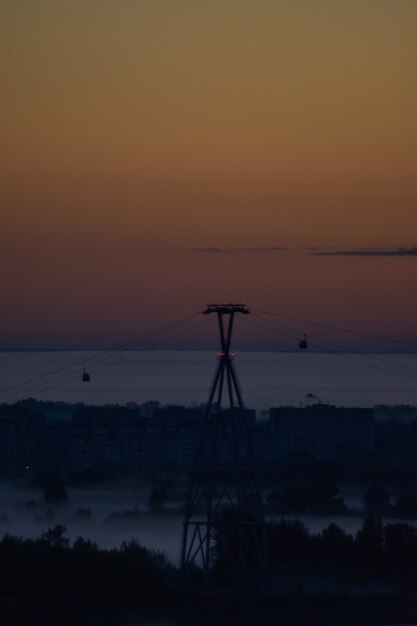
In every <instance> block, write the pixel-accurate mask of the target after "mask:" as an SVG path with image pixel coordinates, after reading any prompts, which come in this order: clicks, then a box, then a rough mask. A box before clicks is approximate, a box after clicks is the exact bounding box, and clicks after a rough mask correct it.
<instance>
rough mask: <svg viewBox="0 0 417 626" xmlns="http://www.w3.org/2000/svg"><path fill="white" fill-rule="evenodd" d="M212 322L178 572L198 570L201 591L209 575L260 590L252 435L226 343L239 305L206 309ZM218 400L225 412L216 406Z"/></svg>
mask: <svg viewBox="0 0 417 626" xmlns="http://www.w3.org/2000/svg"><path fill="white" fill-rule="evenodd" d="M211 313H215V314H216V316H217V319H218V324H219V332H220V343H221V352H220V354H219V355H218V356H219V362H218V365H217V369H216V373H215V377H214V380H213V384H212V387H211V390H210V394H209V399H208V403H207V407H206V413H205V417H204V422H203V424H202V432H201V439H200V443H199V447H198V450H197V451H196V457H195V461H194V464H193V467H192V469H191V471H190V474H189V482H188V499H187V504H186V511H185V517H184V528H183V540H182V551H181V566H182V569H183V570H186V569H187V567H188V566H190V565H191V564H192V563H194V564H197V565H201V566H202V568H203V570H204V577H205V586H206V590H209V589H210V587H211V579H212V572H213V568H222V569H223V571H227V572H228V573H229V574H230V575H231V576H232V579H233V580H234V581H235V582H236V584H238V585H239V586H242V584H243V585H244V586H246V585H247V584H248V583H250V584H251V581H254V580H257V584H258V585H259V583H260V584H261V585H262V582H266V574H267V550H266V526H265V517H264V512H263V503H262V497H261V492H260V489H259V485H258V480H257V476H256V472H255V467H254V457H253V447H252V430H251V428H250V425H249V424H248V415H247V412H245V409H244V406H243V401H242V396H241V391H240V388H239V384H238V380H237V376H236V373H235V369H234V367H233V360H232V359H233V355H232V353H231V340H232V331H233V323H234V317H235V314H236V313H241V314H248V313H249V310H248V309H247V308H246V306H245V305H244V304H209V305H208V306H207V309H206V310H205V311H204V314H206V315H208V314H211ZM223 398H225V406H223V402H222V401H223Z"/></svg>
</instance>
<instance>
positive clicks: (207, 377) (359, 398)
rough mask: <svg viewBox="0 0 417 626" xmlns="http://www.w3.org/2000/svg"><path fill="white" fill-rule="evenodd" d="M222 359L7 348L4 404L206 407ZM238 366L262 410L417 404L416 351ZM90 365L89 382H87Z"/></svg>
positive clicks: (297, 356) (259, 359)
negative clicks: (310, 403) (314, 404)
mask: <svg viewBox="0 0 417 626" xmlns="http://www.w3.org/2000/svg"><path fill="white" fill-rule="evenodd" d="M216 363H217V361H216V354H215V353H213V352H208V351H142V352H139V351H126V352H117V353H114V352H111V353H107V354H104V355H103V353H100V352H90V351H81V352H80V351H78V352H74V351H47V352H42V351H39V352H25V351H22V352H0V372H1V377H0V402H13V401H15V400H19V399H21V398H28V397H34V398H36V399H38V400H63V401H66V402H84V403H87V404H107V403H121V404H125V403H127V402H137V403H143V402H145V401H147V400H158V401H159V402H161V403H163V404H183V405H186V406H188V405H191V404H193V403H195V404H201V403H204V402H206V400H207V396H208V391H209V387H210V384H211V381H212V379H213V374H214V370H215V367H216ZM234 363H235V366H236V369H237V373H238V376H239V380H240V383H241V387H242V392H243V399H244V402H245V404H246V405H247V406H248V407H250V408H254V409H257V410H258V411H261V410H265V409H268V408H269V407H271V406H279V405H299V404H300V402H304V400H305V396H306V395H307V394H314V396H315V398H317V399H319V400H320V401H321V402H324V403H330V404H335V405H340V406H374V405H375V404H417V355H416V354H357V353H346V354H341V353H337V354H332V353H326V354H324V353H317V352H308V351H307V352H306V351H303V352H296V353H283V352H249V351H247V352H239V353H238V354H237V355H236V358H235V361H234ZM84 365H85V366H86V367H87V369H88V371H89V373H90V374H91V380H90V382H89V383H83V382H82V381H81V374H82V369H83V366H84ZM54 372H55V373H54Z"/></svg>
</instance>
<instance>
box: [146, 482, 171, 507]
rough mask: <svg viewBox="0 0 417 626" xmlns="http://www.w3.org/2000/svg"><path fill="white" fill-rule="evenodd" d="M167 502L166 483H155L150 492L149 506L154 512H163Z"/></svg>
mask: <svg viewBox="0 0 417 626" xmlns="http://www.w3.org/2000/svg"><path fill="white" fill-rule="evenodd" d="M166 502H167V491H166V488H165V485H161V484H158V483H154V484H153V485H152V489H151V493H150V494H149V499H148V507H149V510H150V511H151V512H152V513H162V512H163V511H164V509H165V505H166Z"/></svg>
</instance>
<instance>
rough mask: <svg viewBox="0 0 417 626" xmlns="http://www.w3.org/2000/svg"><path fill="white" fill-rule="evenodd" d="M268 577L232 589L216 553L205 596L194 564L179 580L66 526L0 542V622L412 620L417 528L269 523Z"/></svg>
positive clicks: (416, 612)
mask: <svg viewBox="0 0 417 626" xmlns="http://www.w3.org/2000/svg"><path fill="white" fill-rule="evenodd" d="M268 530H269V552H270V560H271V563H270V577H269V582H268V583H267V584H265V585H264V587H263V590H262V591H261V592H260V591H257V592H254V591H250V589H249V587H247V588H246V589H243V588H241V589H236V587H234V583H233V581H234V580H235V579H236V577H235V576H234V573H233V572H232V571H230V568H229V567H228V565H227V564H226V563H224V562H223V561H222V557H221V555H218V557H217V561H216V563H215V566H214V571H213V584H212V591H211V593H210V595H207V593H205V592H204V591H203V577H202V573H201V571H200V570H198V569H197V568H196V569H195V570H194V571H192V572H190V573H189V575H188V576H187V579H186V580H185V579H184V577H183V576H182V575H181V573H180V572H179V571H178V570H177V569H176V568H175V567H173V566H172V565H170V564H169V563H168V562H167V561H166V559H165V558H164V557H163V555H161V554H158V553H153V552H150V551H148V550H146V549H145V548H143V547H141V546H140V545H138V544H137V543H135V542H131V543H128V544H123V545H122V546H121V548H120V549H118V550H100V549H98V548H97V546H95V545H94V544H93V543H91V542H89V541H85V540H84V539H82V538H79V539H78V540H77V541H75V542H74V544H73V545H72V546H71V547H70V546H69V541H68V539H66V537H65V527H63V526H59V525H58V526H55V527H54V528H52V529H50V530H49V531H48V532H46V533H45V534H44V535H43V536H42V537H41V538H40V539H37V540H23V539H20V538H16V537H12V536H6V537H4V538H3V540H2V541H1V542H0V624H2V625H4V626H8V625H20V624H24V625H28V626H29V625H30V626H37V625H41V624H42V626H59V625H61V624H62V625H63V626H65V625H69V624H76V625H77V626H96V625H99V624H100V625H101V626H103V625H108V626H119V625H120V626H145V625H147V626H195V625H196V624H199V625H201V626H212V625H213V624H219V625H223V624H224V625H225V626H226V625H232V626H233V625H235V624H236V625H239V626H242V625H243V626H246V625H248V626H249V625H251V626H252V625H253V624H256V625H259V626H272V625H273V624H283V625H285V624H288V625H289V624H294V625H295V624H297V625H304V624H305V625H312V624H317V625H329V626H330V625H333V626H335V625H337V624H345V625H348V624H351V625H352V624H368V625H370V624H391V625H392V624H412V623H417V567H416V564H417V530H416V529H415V528H414V527H411V526H409V525H407V524H387V525H386V526H383V525H382V524H381V523H380V522H378V521H377V520H374V519H367V520H365V521H364V523H363V527H362V529H361V530H360V531H359V532H358V533H357V535H356V536H355V537H352V536H350V535H347V534H346V533H344V532H343V531H342V530H341V529H340V528H338V527H337V526H335V525H331V526H329V527H328V528H327V529H326V530H324V531H323V532H322V533H320V534H318V535H311V534H310V533H309V532H308V531H307V530H306V528H305V527H304V526H303V525H302V524H301V523H300V522H297V521H295V522H288V521H281V522H279V523H275V524H272V525H270V526H269V528H268Z"/></svg>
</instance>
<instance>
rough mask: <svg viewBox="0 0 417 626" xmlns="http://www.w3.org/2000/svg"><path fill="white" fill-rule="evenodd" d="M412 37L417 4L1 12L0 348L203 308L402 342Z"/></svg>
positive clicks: (118, 329) (416, 118)
mask: <svg viewBox="0 0 417 626" xmlns="http://www.w3.org/2000/svg"><path fill="white" fill-rule="evenodd" d="M416 33H417V2H416V0H314V1H312V0H256V1H255V0H252V1H249V0H222V1H217V0H210V1H206V2H203V1H200V0H188V1H186V0H148V1H144V0H59V1H57V0H2V2H1V4H0V48H1V55H0V64H1V76H0V88H1V98H0V124H1V131H0V132H1V156H0V158H1V163H0V177H1V181H0V213H1V216H0V228H1V247H0V278H1V285H2V306H1V308H0V347H2V348H21V347H36V348H42V347H44V348H48V347H62V346H63V347H76V348H78V347H96V346H106V347H107V346H109V345H112V343H113V342H118V341H123V340H125V339H126V338H129V337H132V336H133V337H134V336H138V335H140V334H141V332H146V331H148V330H151V329H152V328H154V327H157V326H159V325H161V324H163V323H165V322H169V321H171V320H172V319H175V318H177V317H181V316H182V315H186V314H188V313H190V312H193V311H196V310H199V309H203V308H204V305H205V304H206V303H207V302H217V301H219V302H223V301H238V302H240V301H243V302H246V303H247V304H248V306H249V307H251V306H254V307H257V308H259V309H266V310H269V311H278V312H281V313H284V314H288V315H293V316H296V317H302V318H306V319H311V320H316V321H320V322H324V323H331V324H334V325H336V326H348V327H352V328H355V329H361V330H371V331H373V332H375V333H381V334H388V335H394V336H397V337H401V338H405V339H410V340H412V341H417V295H416V288H417V182H416V181H417V35H416ZM253 332H254V333H255V330H254V331H253ZM256 332H257V331H256ZM202 336H203V335H202ZM272 339H273V343H271V347H275V348H277V347H278V348H279V347H280V342H279V338H277V337H276V338H272ZM245 340H247V341H248V342H249V343H250V342H252V343H251V345H253V346H256V345H259V346H262V347H265V345H266V341H267V340H266V338H265V337H262V336H261V335H260V334H259V333H258V334H256V333H255V334H254V335H253V336H252V335H250V333H249V334H248V335H247V336H246V339H245ZM190 341H191V340H190ZM190 345H191V344H190Z"/></svg>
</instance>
